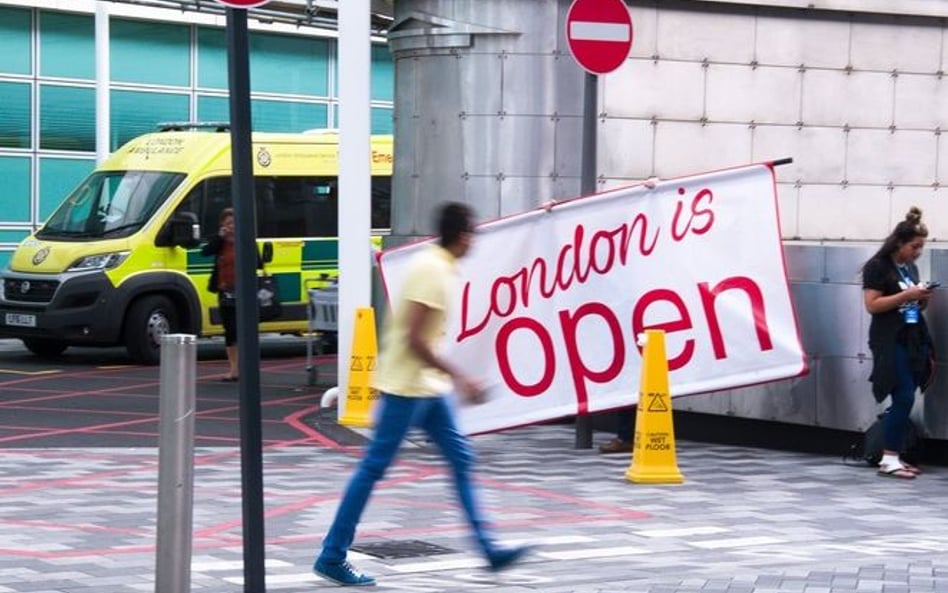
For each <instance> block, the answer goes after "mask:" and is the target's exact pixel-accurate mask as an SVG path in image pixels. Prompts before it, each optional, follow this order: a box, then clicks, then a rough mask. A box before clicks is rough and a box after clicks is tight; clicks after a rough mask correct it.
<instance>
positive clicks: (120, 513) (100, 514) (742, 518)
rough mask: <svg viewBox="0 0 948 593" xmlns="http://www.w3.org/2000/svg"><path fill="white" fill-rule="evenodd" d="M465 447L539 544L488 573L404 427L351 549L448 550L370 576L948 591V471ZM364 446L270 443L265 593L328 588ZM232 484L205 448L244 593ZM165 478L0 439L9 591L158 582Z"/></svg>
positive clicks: (115, 460)
mask: <svg viewBox="0 0 948 593" xmlns="http://www.w3.org/2000/svg"><path fill="white" fill-rule="evenodd" d="M312 420H313V418H310V421H311V424H312ZM598 436H600V437H602V438H606V437H607V436H608V435H603V434H600V435H598ZM320 442H321V443H322V444H320ZM475 443H476V446H477V449H478V454H479V457H480V462H481V463H480V465H479V479H480V483H481V485H482V486H483V499H484V500H483V502H484V503H485V506H486V507H487V508H488V509H489V511H490V512H491V514H492V515H493V518H494V519H495V524H496V526H497V531H498V535H499V536H500V538H501V539H503V540H505V541H526V542H533V543H535V544H537V545H538V549H537V552H536V553H535V554H534V555H533V556H532V557H531V558H530V559H529V560H528V561H527V562H525V563H524V564H523V565H522V566H520V567H519V568H517V569H515V570H512V571H510V572H509V573H504V574H501V575H493V574H491V573H488V572H485V571H483V570H482V569H481V566H482V560H481V559H480V558H479V557H478V555H477V554H476V553H474V550H473V547H472V545H471V543H470V542H469V541H468V540H467V537H466V534H467V531H466V528H465V526H464V525H463V523H462V521H461V517H460V515H459V513H458V511H457V509H456V507H455V504H454V501H453V498H452V495H451V489H450V482H449V477H448V476H447V474H446V473H445V468H444V466H443V464H442V463H441V462H440V460H439V458H438V456H437V455H436V453H434V452H433V451H432V450H430V449H429V448H428V447H427V446H426V444H425V443H424V442H423V441H421V440H414V441H413V442H411V443H409V445H408V446H407V447H406V449H405V450H404V452H403V454H402V456H401V457H400V460H399V462H398V464H397V465H396V466H395V467H394V468H393V469H392V471H391V472H390V474H389V475H388V476H387V477H386V480H385V481H384V482H383V483H382V484H381V487H380V488H379V490H377V492H376V495H375V496H374V498H373V500H372V502H371V504H370V506H369V509H368V511H367V513H366V515H365V517H364V521H363V523H362V525H361V530H360V533H359V536H358V538H357V544H374V543H379V542H387V543H393V542H394V543H396V544H397V545H398V546H400V547H402V548H403V549H404V550H407V549H409V548H411V542H423V543H424V544H426V545H428V546H429V547H440V548H444V549H446V550H441V551H445V552H446V553H441V554H430V553H429V554H425V555H420V556H416V557H403V558H378V557H374V556H369V555H366V554H355V553H354V554H353V555H352V560H353V562H354V563H355V564H356V565H357V566H358V567H359V568H361V569H363V570H365V571H367V572H369V573H370V574H373V575H374V576H376V577H377V578H378V579H379V586H378V587H377V588H376V590H379V591H413V592H417V593H425V592H438V591H452V592H454V591H480V590H485V591H486V590H490V591H496V592H502V593H521V592H523V593H525V592H542V593H569V592H575V593H597V592H600V591H601V592H603V593H606V592H608V593H613V592H626V591H628V592H633V591H634V592H640V593H699V592H700V593H725V592H726V593H791V592H792V593H855V592H858V593H874V592H880V593H896V592H906V593H916V592H918V593H920V592H945V593H948V554H946V550H948V513H946V512H945V509H946V508H948V488H946V486H948V469H946V468H931V469H929V471H928V472H927V473H926V474H924V475H923V476H921V477H920V478H918V479H917V480H914V481H900V480H894V479H885V478H880V477H877V476H876V475H875V474H874V472H873V471H872V470H871V469H869V468H866V467H849V466H845V465H843V464H842V463H841V462H840V460H839V459H838V458H836V457H829V456H821V455H808V454H798V453H790V452H780V451H770V450H762V449H747V448H737V447H729V446H721V445H712V444H704V443H697V442H679V444H678V459H679V465H680V467H681V470H682V473H683V474H684V476H685V483H684V484H682V485H653V486H649V485H636V484H630V483H628V482H627V481H626V480H625V478H624V473H625V470H626V468H627V467H628V462H629V460H628V456H625V455H619V456H600V455H598V454H597V453H595V452H594V451H591V450H575V449H573V448H572V443H573V429H572V427H571V426H568V425H548V426H539V427H528V428H521V429H516V430H511V431H508V432H504V433H500V434H494V435H484V436H481V437H477V438H476V439H475ZM358 455H359V448H358V447H344V446H341V445H336V444H334V443H332V442H329V441H327V439H325V438H323V437H320V436H319V435H318V434H317V433H316V432H315V431H314V432H312V433H311V434H310V441H309V442H308V443H303V444H295V445H294V444H288V443H281V444H276V445H274V446H270V447H267V448H266V450H265V478H264V480H265V489H266V508H267V518H266V533H267V564H268V569H267V570H268V576H267V589H268V590H270V591H279V592H284V593H298V592H299V593H302V592H304V591H309V592H313V591H329V590H333V589H335V587H332V586H329V585H327V584H326V583H325V582H323V581H321V580H320V579H318V578H317V577H315V576H313V575H311V574H310V573H309V567H310V565H311V563H312V559H313V554H314V551H315V550H316V548H317V546H318V544H319V540H320V537H321V536H322V534H323V533H324V531H325V529H326V527H327V525H328V523H329V521H330V519H331V516H332V513H333V512H334V511H335V507H336V503H337V500H338V497H339V494H340V491H341V489H342V487H343V484H344V481H345V480H346V479H347V478H348V476H349V475H350V472H351V470H352V467H353V464H354V462H355V460H356V459H357V458H358ZM239 488H240V459H239V452H238V451H237V450H236V449H234V448H230V447H227V448H208V447H201V448H199V449H198V450H197V452H196V472H195V495H194V498H195V507H194V534H195V538H194V554H193V564H192V591H195V592H202V593H224V592H233V591H242V590H243V586H242V562H241V558H242V547H241V536H240V513H241V506H240V490H239ZM156 489H157V451H156V450H155V449H153V448H82V449H57V448H47V449H5V450H2V451H0V593H92V592H95V593H132V592H140V591H149V592H150V591H154V570H155V569H154V564H155V559H154V548H153V546H154V541H155V516H156V511H155V509H156V501H155V493H156ZM436 551H437V550H436Z"/></svg>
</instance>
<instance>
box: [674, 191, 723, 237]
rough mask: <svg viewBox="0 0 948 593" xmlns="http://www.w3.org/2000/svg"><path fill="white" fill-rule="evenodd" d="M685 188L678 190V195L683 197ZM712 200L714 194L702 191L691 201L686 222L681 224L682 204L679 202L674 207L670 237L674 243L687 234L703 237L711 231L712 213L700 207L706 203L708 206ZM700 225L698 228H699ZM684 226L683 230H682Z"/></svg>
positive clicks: (708, 209)
mask: <svg viewBox="0 0 948 593" xmlns="http://www.w3.org/2000/svg"><path fill="white" fill-rule="evenodd" d="M684 193H685V188H683V187H679V188H678V195H684ZM713 200H714V194H712V193H711V190H710V189H707V188H705V189H702V190H701V191H699V192H698V193H697V194H696V195H695V197H694V198H692V199H691V205H690V208H689V211H688V214H687V220H686V221H685V222H682V219H683V211H684V202H682V201H681V200H679V201H678V203H677V204H676V205H675V214H674V216H672V228H671V236H672V239H673V240H674V241H676V242H677V241H681V240H682V239H684V238H685V236H686V235H687V234H688V233H692V234H694V235H703V234H705V233H707V232H708V231H709V230H711V226H712V225H713V224H714V212H713V211H712V210H711V208H710V207H701V204H702V202H705V201H707V204H708V206H710V204H711V202H712V201H713ZM699 223H700V226H699ZM682 225H684V228H682Z"/></svg>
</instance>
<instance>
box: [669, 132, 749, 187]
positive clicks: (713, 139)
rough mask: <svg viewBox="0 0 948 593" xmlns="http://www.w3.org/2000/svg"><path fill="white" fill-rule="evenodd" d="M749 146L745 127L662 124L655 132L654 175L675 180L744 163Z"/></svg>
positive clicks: (747, 158)
mask: <svg viewBox="0 0 948 593" xmlns="http://www.w3.org/2000/svg"><path fill="white" fill-rule="evenodd" d="M750 145H751V129H750V128H749V127H748V126H747V125H746V124H705V125H701V124H700V123H687V122H662V123H660V124H658V125H657V126H656V128H655V163H656V165H655V174H656V175H658V176H659V177H661V178H669V177H678V176H681V175H687V174H690V173H694V172H695V171H712V170H715V169H723V168H727V167H731V166H733V165H734V164H735V163H746V162H748V161H749V160H750V155H751V149H750Z"/></svg>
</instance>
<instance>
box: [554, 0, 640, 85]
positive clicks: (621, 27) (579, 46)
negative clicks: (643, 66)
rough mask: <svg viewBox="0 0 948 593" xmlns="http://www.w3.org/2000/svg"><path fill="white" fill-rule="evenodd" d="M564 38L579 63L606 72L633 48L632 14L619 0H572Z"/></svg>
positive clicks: (595, 71) (615, 65) (567, 15)
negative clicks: (630, 14)
mask: <svg viewBox="0 0 948 593" xmlns="http://www.w3.org/2000/svg"><path fill="white" fill-rule="evenodd" d="M566 41H567V42H568V43H569V50H570V52H572V54H573V57H574V58H576V61H577V62H578V63H579V65H580V66H582V67H583V68H585V69H586V70H587V71H589V72H591V73H593V74H606V73H607V72H612V71H613V70H615V69H616V68H618V67H619V66H621V65H622V62H624V61H625V59H626V58H627V57H629V51H630V50H631V49H632V17H631V16H629V9H628V8H627V7H626V5H625V2H623V1H622V0H573V4H572V5H570V7H569V12H567V13H566Z"/></svg>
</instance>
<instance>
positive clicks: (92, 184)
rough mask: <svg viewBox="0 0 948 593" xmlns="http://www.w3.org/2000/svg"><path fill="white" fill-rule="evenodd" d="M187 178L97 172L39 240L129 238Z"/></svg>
mask: <svg viewBox="0 0 948 593" xmlns="http://www.w3.org/2000/svg"><path fill="white" fill-rule="evenodd" d="M182 179H184V174H182V173H165V172H158V171H97V172H94V173H92V175H90V176H89V177H87V178H86V179H85V180H84V181H83V182H82V184H80V185H79V187H78V188H76V190H75V191H74V192H72V194H70V195H69V197H68V198H66V200H65V201H64V202H63V203H62V204H60V206H59V208H57V209H56V211H55V212H54V213H53V215H52V216H50V217H49V220H47V221H46V224H45V225H43V228H42V229H40V230H39V231H38V232H37V233H36V237H37V238H39V239H65V240H80V241H81V240H90V239H101V238H110V239H112V238H119V237H127V236H129V235H131V234H133V233H136V232H137V231H138V230H139V229H141V228H142V227H143V226H144V225H145V223H147V222H148V220H149V219H150V218H151V217H152V215H153V214H154V213H155V211H156V210H158V208H159V206H161V205H162V204H163V203H164V201H165V200H166V199H168V196H169V195H171V192H173V191H174V189H175V188H176V187H178V185H179V184H180V183H181V180H182Z"/></svg>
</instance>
